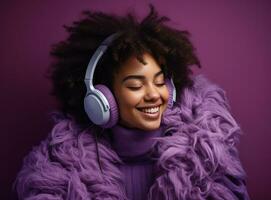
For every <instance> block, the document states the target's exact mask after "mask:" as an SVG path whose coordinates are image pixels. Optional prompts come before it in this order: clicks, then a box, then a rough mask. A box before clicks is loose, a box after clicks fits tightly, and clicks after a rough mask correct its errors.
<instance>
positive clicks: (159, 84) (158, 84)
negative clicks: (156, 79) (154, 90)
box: [156, 83, 165, 87]
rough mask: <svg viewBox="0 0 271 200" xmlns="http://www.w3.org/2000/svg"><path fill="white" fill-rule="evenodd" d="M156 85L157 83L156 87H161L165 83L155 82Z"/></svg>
mask: <svg viewBox="0 0 271 200" xmlns="http://www.w3.org/2000/svg"><path fill="white" fill-rule="evenodd" d="M156 85H157V86H158V87H162V86H164V85H165V83H156Z"/></svg>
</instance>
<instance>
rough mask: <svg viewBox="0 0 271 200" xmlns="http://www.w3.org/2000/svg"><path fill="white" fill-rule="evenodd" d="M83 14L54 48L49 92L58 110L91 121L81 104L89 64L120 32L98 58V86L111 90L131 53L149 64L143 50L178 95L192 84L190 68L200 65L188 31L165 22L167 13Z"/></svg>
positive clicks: (95, 81)
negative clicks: (113, 36)
mask: <svg viewBox="0 0 271 200" xmlns="http://www.w3.org/2000/svg"><path fill="white" fill-rule="evenodd" d="M83 16H84V17H83V19H81V20H79V21H76V22H74V23H73V25H72V26H64V28H65V29H66V30H67V32H68V33H69V36H68V38H67V39H66V40H65V41H62V42H59V43H58V44H56V45H54V46H53V48H52V50H51V55H52V56H53V57H54V58H55V61H54V62H53V63H52V65H51V67H50V68H49V70H48V74H47V75H48V77H49V78H50V79H51V80H52V82H53V89H52V92H51V94H52V95H53V96H56V98H57V100H58V102H59V106H60V108H59V109H60V110H61V111H62V112H63V113H64V114H65V115H71V116H73V117H74V118H75V120H76V121H77V122H78V123H80V124H82V125H84V124H85V125H86V124H89V123H90V121H89V119H88V117H87V115H86V113H85V111H84V104H83V102H84V101H83V99H84V96H85V94H86V88H85V84H84V76H85V72H86V68H87V65H88V62H89V60H90V58H91V56H92V54H93V53H94V52H95V50H96V49H97V47H98V46H99V45H100V43H101V42H102V41H103V40H104V39H105V38H106V37H108V36H109V35H111V34H113V33H116V32H120V33H121V34H120V36H119V37H118V38H117V39H116V40H115V41H113V43H112V44H111V45H110V47H109V48H108V50H107V51H106V53H105V54H104V55H103V57H102V58H101V60H100V61H99V63H98V66H97V68H96V70H95V76H94V85H95V84H105V85H106V86H108V87H109V88H110V89H111V91H112V83H113V81H114V80H113V74H114V73H117V72H118V69H119V68H120V66H121V65H122V64H123V63H124V62H125V61H126V60H127V59H128V58H130V57H131V56H136V58H137V59H138V60H139V61H140V62H141V63H143V64H145V61H144V60H143V54H144V53H150V54H151V55H152V56H153V57H154V59H155V60H156V61H157V63H158V64H159V65H160V66H161V69H162V71H163V72H164V74H165V76H166V77H169V76H173V81H174V84H175V86H176V90H177V96H180V95H179V94H181V92H182V90H183V88H185V87H190V86H192V85H193V81H192V79H191V78H190V74H192V70H191V69H190V67H191V66H192V65H197V66H198V67H199V68H201V65H200V62H199V59H198V58H197V56H196V55H195V48H194V47H193V45H192V43H191V42H190V40H189V36H190V34H189V32H188V31H181V30H177V29H174V28H171V27H169V26H167V25H166V24H165V23H166V22H167V21H169V18H167V17H165V16H159V15H158V13H157V11H156V10H155V8H154V7H153V6H152V5H150V11H149V13H148V15H147V16H146V17H145V18H143V20H141V21H140V22H139V21H138V19H137V17H136V16H134V15H133V14H131V13H128V14H127V15H125V16H117V15H113V14H106V13H102V12H91V11H84V12H83Z"/></svg>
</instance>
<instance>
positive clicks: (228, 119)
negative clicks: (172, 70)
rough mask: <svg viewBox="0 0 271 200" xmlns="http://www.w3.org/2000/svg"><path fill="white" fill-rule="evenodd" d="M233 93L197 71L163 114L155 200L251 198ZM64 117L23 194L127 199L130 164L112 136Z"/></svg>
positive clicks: (21, 186) (27, 169) (156, 148)
mask: <svg viewBox="0 0 271 200" xmlns="http://www.w3.org/2000/svg"><path fill="white" fill-rule="evenodd" d="M229 111H230V108H229V105H228V102H227V99H226V96H225V92H224V91H223V90H222V89H221V88H220V87H218V86H217V85H215V84H213V83H210V82H209V81H208V80H207V79H206V78H205V77H204V76H203V75H199V76H196V77H195V78H194V86H193V87H192V88H189V89H188V88H186V89H185V90H184V92H183V94H182V97H181V98H180V100H179V102H177V103H176V105H175V106H174V107H173V108H172V109H167V110H166V112H165V113H164V114H163V120H162V126H164V128H165V129H164V130H165V132H166V136H165V137H161V138H157V140H156V142H155V143H154V145H153V148H152V152H153V158H154V159H156V164H155V171H154V172H155V180H154V182H153V184H152V186H151V187H150V188H149V193H148V199H155V200H158V199H169V200H175V199H182V200H202V199H210V200H211V199H212V200H213V199H216V200H220V199H221V200H222V199H223V200H233V199H249V196H248V194H247V190H246V185H245V178H246V175H245V172H244V170H243V168H242V166H241V163H240V161H239V158H238V152H237V149H236V147H235V144H236V142H238V138H239V136H240V133H241V130H240V127H239V126H238V124H237V123H236V122H235V120H234V118H233V117H232V116H231V114H230V112H229ZM98 145H99V153H100V163H101V166H102V170H103V173H102V172H101V170H100V168H99V164H98V162H97V154H96V153H97V152H96V143H95V138H94V134H93V129H92V128H89V129H86V130H80V129H79V128H78V126H77V125H76V124H75V122H74V120H72V119H67V118H66V119H61V120H58V121H57V123H56V124H55V126H54V128H53V129H52V132H51V133H50V135H49V137H48V138H47V139H46V140H45V141H43V142H42V143H41V144H40V145H39V146H38V147H35V148H34V149H33V150H32V152H31V153H30V154H29V155H28V156H27V157H26V158H25V160H24V164H23V167H22V170H21V171H20V172H19V174H18V176H17V180H16V189H17V192H18V196H19V198H20V199H27V200H34V199H35V200H45V199H46V200H47V199H50V200H59V199H66V200H87V199H97V200H102V199H116V200H117V199H118V200H119V199H121V200H123V199H127V197H126V194H125V186H124V185H123V175H122V173H121V171H120V170H119V165H120V164H121V163H122V161H121V159H120V158H119V157H118V155H117V154H116V152H115V151H114V150H113V149H112V148H111V146H110V142H109V140H107V139H106V137H103V138H101V140H100V141H99V142H98Z"/></svg>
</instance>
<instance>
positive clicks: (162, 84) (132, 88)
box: [128, 83, 165, 91]
mask: <svg viewBox="0 0 271 200" xmlns="http://www.w3.org/2000/svg"><path fill="white" fill-rule="evenodd" d="M164 85H165V83H159V84H156V86H158V87H163V86H164ZM141 87H142V86H140V87H128V88H129V89H131V90H133V91H136V90H139V89H140V88H141Z"/></svg>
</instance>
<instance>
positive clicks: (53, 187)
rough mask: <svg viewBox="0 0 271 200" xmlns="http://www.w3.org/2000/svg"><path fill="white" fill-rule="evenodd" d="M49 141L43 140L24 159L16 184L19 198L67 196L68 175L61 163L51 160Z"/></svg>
mask: <svg viewBox="0 0 271 200" xmlns="http://www.w3.org/2000/svg"><path fill="white" fill-rule="evenodd" d="M48 146H49V145H48V142H47V141H43V142H42V143H41V144H40V145H39V146H38V147H35V148H34V149H33V150H32V152H31V153H30V154H29V155H28V156H27V157H26V158H25V159H24V163H23V167H22V169H21V171H20V172H19V173H18V175H17V179H16V182H15V186H16V189H17V194H18V197H19V199H27V200H45V199H50V200H61V199H64V198H65V197H66V194H67V186H68V184H69V182H68V175H67V171H66V170H65V169H64V168H63V167H62V166H61V165H60V163H57V162H52V161H51V160H50V156H49V151H48Z"/></svg>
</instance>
